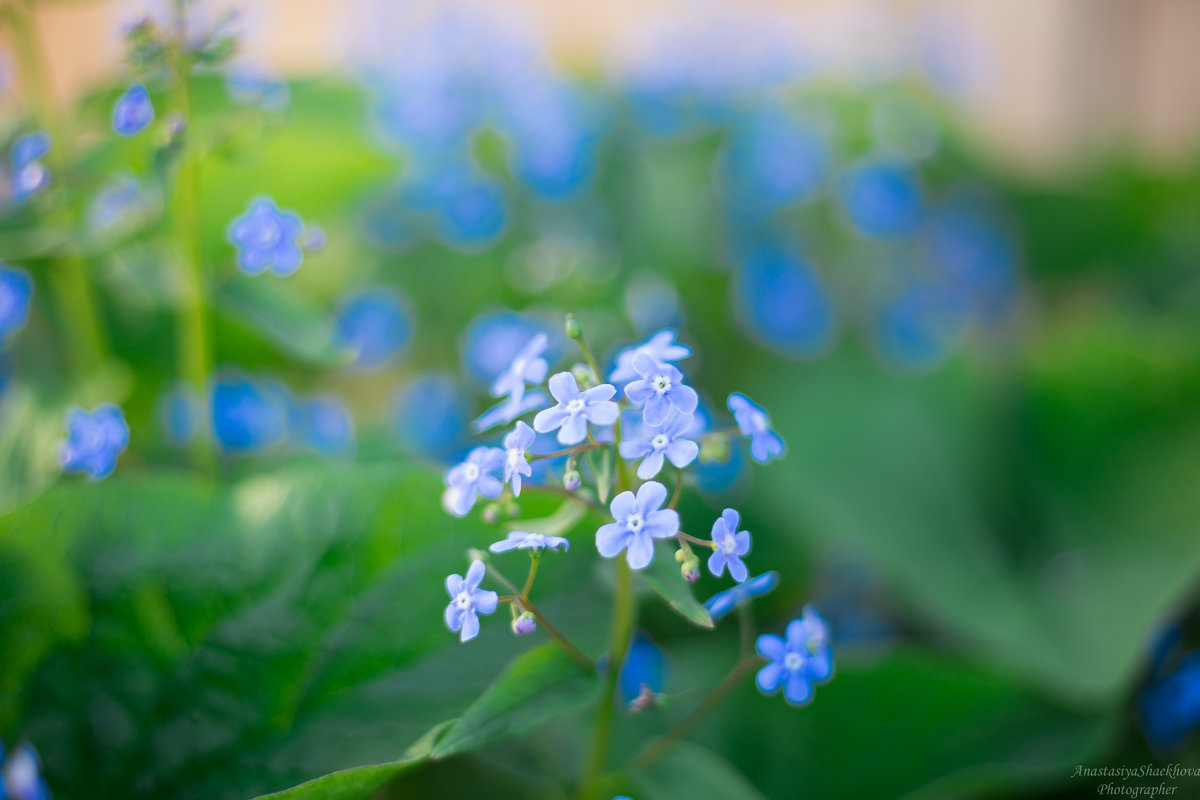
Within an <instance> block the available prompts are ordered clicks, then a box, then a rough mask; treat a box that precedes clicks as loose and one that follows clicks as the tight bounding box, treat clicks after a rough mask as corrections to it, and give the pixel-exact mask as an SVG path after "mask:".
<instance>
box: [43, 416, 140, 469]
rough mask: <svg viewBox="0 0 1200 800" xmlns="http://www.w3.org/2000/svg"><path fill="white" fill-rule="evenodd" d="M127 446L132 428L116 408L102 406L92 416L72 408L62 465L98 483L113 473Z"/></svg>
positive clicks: (60, 455)
mask: <svg viewBox="0 0 1200 800" xmlns="http://www.w3.org/2000/svg"><path fill="white" fill-rule="evenodd" d="M128 445H129V425H128V424H126V422H125V415H124V414H123V413H122V412H121V409H119V408H117V407H116V406H115V405H112V404H110V403H106V404H104V405H99V406H96V408H95V409H94V410H92V411H91V412H88V411H84V410H83V409H82V408H72V409H71V410H70V411H68V412H67V441H66V442H64V443H63V446H62V450H61V451H60V453H59V462H60V463H61V464H62V468H63V469H64V470H66V471H67V472H86V473H87V475H88V477H89V478H91V479H92V480H94V481H97V480H100V479H101V478H104V477H107V476H108V475H109V473H111V472H112V471H113V469H114V468H115V467H116V466H117V457H118V456H120V455H121V453H123V452H125V448H126V447H127V446H128Z"/></svg>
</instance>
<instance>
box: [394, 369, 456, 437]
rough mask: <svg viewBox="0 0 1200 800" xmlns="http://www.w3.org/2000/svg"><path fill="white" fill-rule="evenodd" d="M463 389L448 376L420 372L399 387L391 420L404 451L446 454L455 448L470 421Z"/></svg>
mask: <svg viewBox="0 0 1200 800" xmlns="http://www.w3.org/2000/svg"><path fill="white" fill-rule="evenodd" d="M468 413H469V412H468V409H467V405H466V401H465V399H464V397H463V393H462V389H461V388H460V387H459V385H458V384H457V383H456V382H455V381H454V380H453V379H452V378H450V377H448V376H446V375H439V374H436V373H426V374H424V375H419V376H418V377H416V378H415V379H414V380H413V381H412V382H411V383H409V384H408V385H407V386H405V387H404V388H403V390H401V393H400V396H399V398H398V400H397V403H396V410H395V414H394V417H393V419H394V420H395V426H396V427H395V430H396V436H397V438H398V439H399V441H400V445H401V447H403V448H404V450H406V451H407V452H410V453H417V454H420V455H427V456H437V457H445V456H449V455H450V454H451V453H453V452H454V451H455V450H456V449H458V447H459V444H460V442H461V437H462V434H463V432H464V431H465V430H466V427H467V422H468V420H469V416H468Z"/></svg>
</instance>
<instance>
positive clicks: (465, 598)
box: [454, 589, 473, 611]
mask: <svg viewBox="0 0 1200 800" xmlns="http://www.w3.org/2000/svg"><path fill="white" fill-rule="evenodd" d="M454 605H456V606H458V608H459V610H461V611H466V610H467V609H468V608H470V607H471V606H472V605H473V604H472V602H471V593H470V592H468V591H467V590H466V589H463V590H462V591H461V592H459V593H458V597H456V598H454Z"/></svg>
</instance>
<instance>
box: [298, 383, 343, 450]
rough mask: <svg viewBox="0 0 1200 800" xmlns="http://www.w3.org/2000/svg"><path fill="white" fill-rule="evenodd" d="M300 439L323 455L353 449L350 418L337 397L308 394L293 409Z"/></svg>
mask: <svg viewBox="0 0 1200 800" xmlns="http://www.w3.org/2000/svg"><path fill="white" fill-rule="evenodd" d="M296 411H297V412H298V413H297V416H298V422H299V429H300V430H299V434H300V439H301V440H302V441H303V442H304V444H306V445H308V446H309V447H311V448H312V449H313V450H316V451H317V452H318V453H322V454H324V455H335V454H338V453H347V452H350V451H353V450H354V420H353V418H352V417H351V416H350V411H349V410H348V409H347V408H346V406H345V404H344V403H342V401H341V400H339V399H338V398H337V397H335V396H333V395H323V396H318V397H308V398H305V399H304V400H301V401H300V402H299V403H297V408H296Z"/></svg>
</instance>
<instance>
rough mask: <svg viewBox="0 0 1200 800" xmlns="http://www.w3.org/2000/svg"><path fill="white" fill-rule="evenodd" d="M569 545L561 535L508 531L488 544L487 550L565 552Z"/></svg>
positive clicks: (494, 551)
mask: <svg viewBox="0 0 1200 800" xmlns="http://www.w3.org/2000/svg"><path fill="white" fill-rule="evenodd" d="M570 547H571V543H570V542H568V541H567V540H566V539H564V538H563V537H561V536H549V535H547V534H544V533H530V532H529V531H509V533H508V536H507V537H505V538H503V539H501V540H500V541H498V542H495V543H494V544H492V545H490V546H489V547H488V550H491V551H492V552H493V553H507V552H508V551H509V550H562V551H563V552H564V553H565V552H566V551H567V550H568V549H569V548H570Z"/></svg>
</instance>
